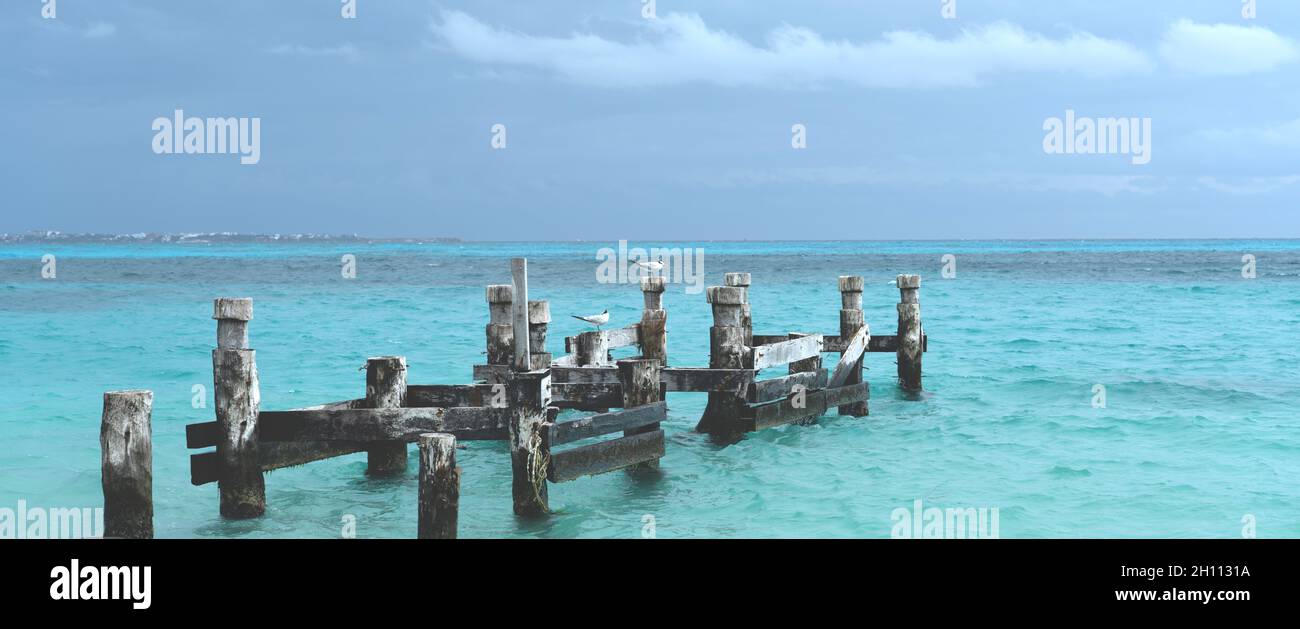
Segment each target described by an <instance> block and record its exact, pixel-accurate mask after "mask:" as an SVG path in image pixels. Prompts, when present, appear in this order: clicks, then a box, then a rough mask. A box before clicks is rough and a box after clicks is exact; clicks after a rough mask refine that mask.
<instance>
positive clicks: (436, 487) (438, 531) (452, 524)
mask: <svg viewBox="0 0 1300 629" xmlns="http://www.w3.org/2000/svg"><path fill="white" fill-rule="evenodd" d="M419 444H420V493H419V512H420V514H419V525H418V528H417V536H418V537H419V538H420V539H456V520H457V518H458V517H459V513H460V468H458V467H456V437H455V436H453V435H449V434H446V433H425V434H422V435H420V438H419Z"/></svg>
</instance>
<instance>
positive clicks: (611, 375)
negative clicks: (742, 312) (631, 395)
mask: <svg viewBox="0 0 1300 629" xmlns="http://www.w3.org/2000/svg"><path fill="white" fill-rule="evenodd" d="M659 380H660V382H662V383H663V385H664V389H665V390H666V391H696V392H705V391H739V390H741V389H742V388H745V387H747V386H749V385H750V384H751V383H753V382H754V370H753V369H709V368H707V367H665V368H663V369H661V370H660V372H659ZM618 382H619V376H618V368H617V367H557V366H554V365H553V366H552V367H551V383H552V386H553V385H554V384H556V383H569V384H618Z"/></svg>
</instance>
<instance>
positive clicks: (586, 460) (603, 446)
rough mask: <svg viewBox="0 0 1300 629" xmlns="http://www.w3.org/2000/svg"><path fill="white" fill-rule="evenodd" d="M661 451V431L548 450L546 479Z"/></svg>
mask: <svg viewBox="0 0 1300 629" xmlns="http://www.w3.org/2000/svg"><path fill="white" fill-rule="evenodd" d="M663 455H664V431H662V430H656V431H654V432H647V433H642V434H639V435H632V436H631V437H619V438H618V439H610V440H607V441H602V442H600V443H593V444H591V445H587V446H580V447H577V448H572V449H569V450H564V451H562V452H552V453H551V464H550V466H549V469H548V470H547V472H546V478H547V480H549V481H551V482H552V483H563V482H565V481H571V480H573V479H575V478H581V477H583V476H592V475H595V474H604V473H605V472H612V471H614V470H619V469H623V468H625V467H631V466H633V465H636V464H638V463H645V462H647V461H653V460H655V459H658V458H660V457H662V456H663Z"/></svg>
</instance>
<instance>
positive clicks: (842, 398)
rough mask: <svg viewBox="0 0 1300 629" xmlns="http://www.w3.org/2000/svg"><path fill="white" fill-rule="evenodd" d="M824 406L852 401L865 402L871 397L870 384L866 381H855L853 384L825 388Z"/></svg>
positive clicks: (850, 402) (828, 406) (839, 404)
mask: <svg viewBox="0 0 1300 629" xmlns="http://www.w3.org/2000/svg"><path fill="white" fill-rule="evenodd" d="M824 394H825V396H826V407H827V408H831V407H835V406H843V405H845V404H852V403H854V402H865V401H867V400H868V399H870V398H871V389H870V385H869V384H868V383H866V382H857V383H854V384H849V385H845V386H842V387H836V388H834V389H826V390H825V392H824Z"/></svg>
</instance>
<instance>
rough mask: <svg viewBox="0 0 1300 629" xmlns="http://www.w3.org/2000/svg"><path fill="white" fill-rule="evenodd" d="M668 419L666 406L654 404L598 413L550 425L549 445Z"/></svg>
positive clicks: (659, 403) (661, 403)
mask: <svg viewBox="0 0 1300 629" xmlns="http://www.w3.org/2000/svg"><path fill="white" fill-rule="evenodd" d="M667 419H668V404H667V403H666V402H656V403H654V404H647V405H645V406H638V407H635V408H629V409H626V410H622V411H614V412H612V413H600V414H598V415H591V416H589V417H583V418H581V419H575V420H573V421H567V422H559V423H556V424H553V425H551V430H550V441H549V442H548V443H549V445H551V446H552V447H554V446H557V445H562V444H565V443H571V442H574V441H579V440H581V439H589V438H591V437H598V436H600V435H607V434H609V433H611V432H618V431H622V430H628V429H631V428H640V427H642V426H648V425H650V424H656V423H659V422H662V421H665V420H667Z"/></svg>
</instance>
